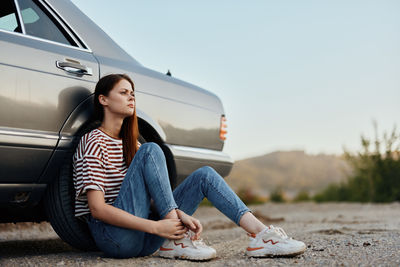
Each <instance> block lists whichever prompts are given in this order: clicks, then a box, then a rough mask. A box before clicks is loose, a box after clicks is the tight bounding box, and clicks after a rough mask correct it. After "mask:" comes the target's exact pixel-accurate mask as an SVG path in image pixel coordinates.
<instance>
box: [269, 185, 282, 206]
mask: <svg viewBox="0 0 400 267" xmlns="http://www.w3.org/2000/svg"><path fill="white" fill-rule="evenodd" d="M269 199H270V200H271V201H272V202H278V203H281V202H285V198H284V196H283V192H282V189H281V188H276V189H275V190H274V191H272V192H271V194H270V195H269Z"/></svg>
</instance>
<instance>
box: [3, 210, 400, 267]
mask: <svg viewBox="0 0 400 267" xmlns="http://www.w3.org/2000/svg"><path fill="white" fill-rule="evenodd" d="M252 209H253V211H254V212H255V213H256V214H258V216H260V217H262V218H263V219H264V220H265V221H266V223H268V224H273V225H277V226H281V227H283V228H284V229H285V231H286V232H287V233H288V235H289V236H292V237H294V238H296V239H299V240H302V241H304V242H305V243H306V244H307V246H308V249H307V251H306V252H305V253H304V254H303V255H301V256H297V257H295V258H288V259H287V258H273V259H248V258H247V257H246V256H245V255H244V249H245V248H246V246H247V242H248V238H247V236H246V234H245V233H244V231H243V230H241V229H240V228H238V227H236V226H235V225H233V224H232V223H231V222H230V221H229V220H227V219H226V218H224V216H223V215H222V214H221V213H219V212H218V211H217V210H216V209H215V208H209V207H201V208H200V209H199V210H198V211H197V212H196V214H195V216H196V217H198V218H199V219H200V220H201V221H202V223H203V225H204V228H205V230H204V234H203V239H205V241H206V242H207V243H208V244H209V245H211V246H213V247H214V248H215V249H216V250H217V254H218V258H217V259H214V260H212V261H209V262H205V263H204V262H203V263H199V262H190V261H182V260H168V259H161V258H158V257H155V256H149V257H144V258H133V259H124V260H120V259H110V258H104V257H102V254H101V253H99V252H91V253H87V252H81V251H77V250H75V249H73V248H71V247H70V246H68V245H67V244H65V243H64V242H63V241H61V240H60V239H59V238H58V237H57V235H56V234H55V233H54V232H53V230H52V229H51V227H50V226H49V225H48V224H47V223H41V224H34V225H30V224H17V225H9V224H8V225H4V224H3V225H1V224H0V266H35V265H40V266H63V265H66V266H129V265H141V266H200V265H201V266H236V267H237V266H244V265H250V266H266V265H268V266H287V265H298V266H303V265H306V266H326V265H338V266H341V265H342V266H354V265H358V266H377V265H380V266H400V203H393V204H382V205H379V204H341V203H339V204H315V203H300V204H265V205H262V206H254V207H252Z"/></svg>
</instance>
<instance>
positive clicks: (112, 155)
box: [73, 129, 127, 217]
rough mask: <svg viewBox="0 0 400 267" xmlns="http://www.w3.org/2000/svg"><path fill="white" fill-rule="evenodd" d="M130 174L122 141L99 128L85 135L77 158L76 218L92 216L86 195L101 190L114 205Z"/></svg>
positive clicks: (74, 175)
mask: <svg viewBox="0 0 400 267" xmlns="http://www.w3.org/2000/svg"><path fill="white" fill-rule="evenodd" d="M126 171H127V166H126V164H125V160H124V157H123V152H122V140H120V139H115V138H112V137H111V136H108V135H107V134H105V133H104V132H102V131H101V130H99V129H94V130H92V131H91V132H89V133H87V134H85V135H84V136H83V137H82V138H81V140H80V142H79V145H78V148H77V149H76V152H75V154H74V156H73V180H74V187H75V216H76V217H79V216H82V215H85V214H88V213H90V210H89V206H88V201H87V196H86V192H87V190H88V189H94V190H101V191H102V192H103V193H104V199H105V202H106V203H107V204H112V203H114V201H115V199H116V198H117V196H118V193H119V190H120V188H121V184H122V181H123V180H124V177H125V174H126Z"/></svg>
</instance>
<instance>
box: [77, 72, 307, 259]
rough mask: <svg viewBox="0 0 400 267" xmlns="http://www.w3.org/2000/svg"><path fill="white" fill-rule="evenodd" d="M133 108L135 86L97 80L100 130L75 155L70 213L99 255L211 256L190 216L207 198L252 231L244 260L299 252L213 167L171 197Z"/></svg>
mask: <svg viewBox="0 0 400 267" xmlns="http://www.w3.org/2000/svg"><path fill="white" fill-rule="evenodd" d="M135 104H136V102H135V95H134V84H133V82H132V80H131V79H130V78H129V77H128V76H127V75H125V74H111V75H107V76H105V77H103V78H101V79H100V80H99V82H98V83H97V85H96V89H95V97H94V109H95V110H94V112H95V115H96V116H97V119H98V120H99V122H101V125H100V127H98V128H97V129H94V130H92V131H91V132H89V133H87V134H85V135H84V136H83V137H82V138H81V141H80V143H79V145H78V148H77V150H76V152H75V154H74V158H73V162H74V172H73V174H74V186H75V190H76V203H75V216H77V217H79V218H83V219H85V220H87V223H88V225H89V229H90V231H91V234H92V236H93V238H94V240H95V242H96V244H97V246H98V248H99V249H100V250H102V251H103V252H104V253H105V254H106V255H107V256H111V257H118V258H127V257H137V256H146V255H150V254H152V253H153V252H155V251H156V250H157V249H159V252H158V254H159V256H161V257H167V258H174V257H178V258H186V259H192V260H207V259H212V258H214V257H215V256H216V252H215V250H214V249H213V248H211V247H208V246H206V245H205V244H204V243H202V242H201V240H200V239H199V237H200V234H201V232H202V225H201V223H200V222H199V221H198V220H197V219H195V218H194V217H192V216H191V215H192V214H193V213H194V212H195V210H196V209H197V207H198V205H199V203H200V202H201V201H202V200H203V198H204V197H207V198H208V199H209V200H210V201H211V202H212V204H213V205H214V206H215V207H216V208H218V209H219V210H220V211H221V212H222V213H224V214H225V215H226V216H228V217H229V218H230V219H231V220H232V221H234V222H235V223H236V224H237V225H239V226H240V227H242V228H243V229H244V230H245V231H246V232H247V233H248V234H249V236H250V244H249V246H248V248H247V250H246V254H247V255H249V256H253V257H265V256H275V255H297V254H300V253H302V252H304V250H305V245H304V243H303V242H299V241H296V240H293V239H291V238H288V237H287V235H286V234H285V232H284V231H283V230H282V229H281V228H274V227H273V226H269V227H266V226H265V225H264V224H262V223H261V222H260V221H259V220H258V219H257V218H256V217H254V216H253V214H252V213H251V212H250V210H249V209H248V208H247V207H246V206H245V205H244V204H243V202H242V201H241V200H240V199H239V198H238V197H237V196H236V194H235V193H234V192H233V191H232V190H231V189H230V188H229V186H228V185H227V184H226V183H225V181H224V179H223V178H222V177H221V176H220V175H219V174H218V173H216V172H215V171H214V170H213V169H212V168H210V167H203V168H200V169H198V170H196V171H195V172H193V173H192V174H191V175H190V176H188V177H187V178H186V179H185V180H184V181H183V182H182V183H181V184H180V185H179V186H178V187H177V188H176V189H175V190H174V191H173V192H172V191H171V187H170V184H169V178H168V171H167V165H166V161H165V157H164V154H163V152H162V150H161V149H160V147H159V146H158V145H157V144H155V143H144V144H142V145H140V143H139V142H138V141H137V139H138V135H139V132H138V124H137V117H136V109H135ZM151 203H152V204H153V206H154V207H155V210H156V212H152V211H151V210H152V209H151Z"/></svg>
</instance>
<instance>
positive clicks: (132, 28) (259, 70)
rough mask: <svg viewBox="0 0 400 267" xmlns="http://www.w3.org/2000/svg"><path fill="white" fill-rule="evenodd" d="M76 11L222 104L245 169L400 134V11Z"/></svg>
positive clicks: (331, 0)
mask: <svg viewBox="0 0 400 267" xmlns="http://www.w3.org/2000/svg"><path fill="white" fill-rule="evenodd" d="M72 2H73V3H74V4H75V5H77V6H78V7H79V8H80V9H81V10H82V11H83V12H84V13H85V14H86V15H88V16H89V17H90V18H91V19H92V20H93V21H94V22H95V23H96V24H97V25H99V26H100V27H101V28H102V29H103V30H104V31H105V32H106V33H107V34H108V35H110V36H111V38H113V39H114V40H115V41H116V42H117V43H118V44H119V45H120V46H121V47H122V48H124V49H125V50H126V51H127V52H128V53H129V54H130V55H132V56H133V57H134V58H135V59H136V60H138V61H139V62H140V63H141V64H143V65H144V66H146V67H148V68H150V69H153V70H156V71H159V72H162V73H166V72H167V70H168V69H169V70H170V71H171V73H172V75H173V76H174V77H176V78H179V79H182V80H184V81H187V82H190V83H193V84H195V85H198V86H200V87H202V88H204V89H206V90H209V91H211V92H213V93H214V94H216V95H217V96H218V97H220V99H221V100H222V102H223V105H224V108H225V114H226V117H227V124H228V135H227V140H226V142H225V147H224V151H225V152H226V153H228V154H230V155H231V156H232V157H233V159H235V160H239V159H243V158H247V157H252V156H257V155H262V154H266V153H270V152H273V151H276V150H285V151H286V150H304V151H305V152H306V153H310V154H319V153H326V154H338V155H339V154H342V153H343V149H344V148H346V149H347V150H349V151H353V152H356V151H358V150H360V149H361V145H360V136H361V135H362V134H363V135H365V136H367V137H371V138H373V136H374V128H373V123H372V121H373V120H375V121H376V122H377V124H378V132H379V133H380V134H382V133H383V132H384V131H386V132H391V130H392V129H393V127H394V126H395V125H397V127H398V129H399V130H400V75H399V74H400V73H399V71H400V16H399V15H398V14H399V13H400V1H398V0H392V1H390V0H375V1H370V0H351V1H349V0H325V1H321V0H302V1H296V0H291V1H290V0H263V1H261V0H260V1H256V0H250V1H235V0H230V1H225V0H219V1H215V0H203V1H188V0H186V1H184V0H168V1H155V0H149V1H136V0H115V1H112V2H111V1H106V0H72ZM110 3H112V5H110Z"/></svg>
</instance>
